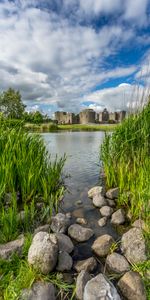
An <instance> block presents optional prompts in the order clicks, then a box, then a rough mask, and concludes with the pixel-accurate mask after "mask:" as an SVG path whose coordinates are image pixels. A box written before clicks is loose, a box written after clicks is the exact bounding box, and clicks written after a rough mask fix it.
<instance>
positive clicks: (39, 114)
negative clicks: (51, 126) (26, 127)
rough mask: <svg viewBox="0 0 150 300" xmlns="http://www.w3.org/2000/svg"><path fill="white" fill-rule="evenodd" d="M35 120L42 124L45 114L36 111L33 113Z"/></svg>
mask: <svg viewBox="0 0 150 300" xmlns="http://www.w3.org/2000/svg"><path fill="white" fill-rule="evenodd" d="M33 122H34V123H36V124H40V123H42V122H43V115H42V114H41V113H40V112H39V111H36V112H35V113H34V115H33Z"/></svg>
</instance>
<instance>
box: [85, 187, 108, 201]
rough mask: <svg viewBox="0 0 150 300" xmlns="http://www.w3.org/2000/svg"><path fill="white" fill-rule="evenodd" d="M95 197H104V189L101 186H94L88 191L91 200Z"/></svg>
mask: <svg viewBox="0 0 150 300" xmlns="http://www.w3.org/2000/svg"><path fill="white" fill-rule="evenodd" d="M96 195H101V196H104V187H103V186H94V187H93V188H91V189H90V190H89V191H88V197H89V198H93V197H94V196H96Z"/></svg>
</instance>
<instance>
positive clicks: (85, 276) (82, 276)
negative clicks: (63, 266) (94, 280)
mask: <svg viewBox="0 0 150 300" xmlns="http://www.w3.org/2000/svg"><path fill="white" fill-rule="evenodd" d="M90 279H91V276H90V274H89V273H88V272H87V271H81V272H80V273H79V275H78V277H77V281H76V297H77V299H78V300H83V293H84V288H85V285H86V284H87V282H88V281H89V280H90Z"/></svg>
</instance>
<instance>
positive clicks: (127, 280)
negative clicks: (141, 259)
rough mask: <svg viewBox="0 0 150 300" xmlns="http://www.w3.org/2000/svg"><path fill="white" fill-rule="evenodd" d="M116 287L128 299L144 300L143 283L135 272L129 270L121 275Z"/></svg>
mask: <svg viewBox="0 0 150 300" xmlns="http://www.w3.org/2000/svg"><path fill="white" fill-rule="evenodd" d="M118 287H119V289H120V291H121V293H122V295H123V296H124V297H125V299H128V300H146V294H145V289H144V284H143V282H142V279H141V277H140V275H139V274H138V273H136V272H133V271H129V272H127V273H126V274H124V275H123V277H121V279H120V280H119V282H118Z"/></svg>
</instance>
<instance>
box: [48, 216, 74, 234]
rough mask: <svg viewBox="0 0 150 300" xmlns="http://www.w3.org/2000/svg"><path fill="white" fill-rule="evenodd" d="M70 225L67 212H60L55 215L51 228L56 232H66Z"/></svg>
mask: <svg viewBox="0 0 150 300" xmlns="http://www.w3.org/2000/svg"><path fill="white" fill-rule="evenodd" d="M69 225H70V218H68V217H67V216H66V215H65V214H62V213H58V214H57V215H56V216H55V217H52V219H51V230H52V231H53V232H54V233H58V232H59V233H65V232H66V231H67V228H68V227H69Z"/></svg>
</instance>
